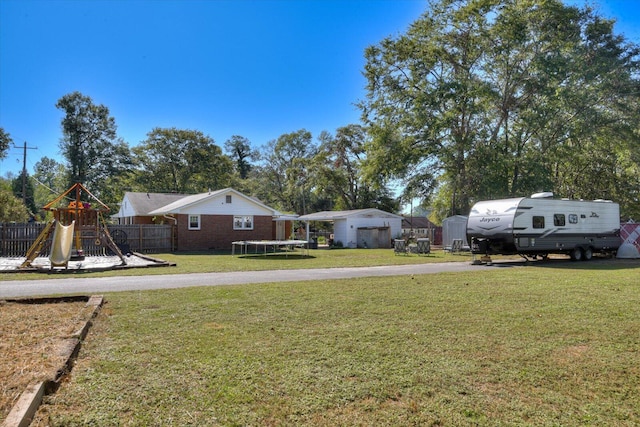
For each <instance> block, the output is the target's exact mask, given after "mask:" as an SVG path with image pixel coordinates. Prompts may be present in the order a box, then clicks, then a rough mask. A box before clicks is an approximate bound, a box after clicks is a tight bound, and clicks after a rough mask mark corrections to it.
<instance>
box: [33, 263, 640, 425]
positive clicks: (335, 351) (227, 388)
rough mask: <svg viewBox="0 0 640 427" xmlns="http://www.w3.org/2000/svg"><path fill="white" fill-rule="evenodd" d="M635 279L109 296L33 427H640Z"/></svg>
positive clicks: (582, 272)
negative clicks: (66, 376)
mask: <svg viewBox="0 0 640 427" xmlns="http://www.w3.org/2000/svg"><path fill="white" fill-rule="evenodd" d="M327 252H330V251H327ZM397 258H400V257H397ZM415 258H417V257H415ZM243 262H244V263H246V264H249V263H251V262H252V260H248V259H245V260H243ZM300 262H303V261H300ZM639 268H640V265H638V263H635V264H633V263H632V264H631V265H629V264H624V265H620V264H618V263H616V262H611V263H606V262H605V263H594V264H591V263H564V264H562V265H560V266H557V265H553V266H544V265H538V264H537V265H535V266H530V267H519V268H496V269H494V270H490V271H475V272H469V273H456V274H449V273H446V274H445V273H442V274H431V275H424V276H404V277H391V278H389V277H386V278H363V279H351V280H339V281H326V282H323V281H318V282H299V283H282V284H264V285H245V286H225V287H202V288H190V289H179V290H163V291H146V292H131V293H114V294H107V295H106V300H107V301H108V302H107V304H106V306H105V307H104V308H103V311H102V313H101V314H100V316H99V317H98V319H97V320H96V322H95V324H94V327H93V329H92V330H91V332H90V333H89V335H88V337H87V340H86V342H85V344H84V346H83V349H82V351H81V353H80V356H79V359H78V362H77V364H76V366H75V368H74V370H73V372H72V374H71V376H70V378H69V380H68V381H67V382H66V383H64V384H63V385H62V387H61V388H60V389H59V390H58V392H57V393H56V394H55V395H53V396H50V397H48V398H47V400H46V403H45V405H44V406H43V407H42V409H41V412H40V415H39V420H38V421H37V422H38V423H39V424H35V425H45V424H47V423H48V424H50V425H54V426H85V425H93V426H114V425H122V426H125V425H135V426H146V425H172V426H185V425H197V426H215V425H223V426H234V425H254V426H281V425H308V426H336V425H348V426H353V425H361V426H373V425H376V426H381V425H389V426H397V425H421V426H451V425H481V426H496V425H505V426H507V425H508V426H513V425H531V426H560V425H562V426H578V425H598V426H603V425H609V426H635V425H639V424H640V399H638V390H639V389H640V364H639V363H638V361H639V360H640V316H639V314H640V308H639V307H640V280H638V277H639V274H638V273H639V272H640V270H639Z"/></svg>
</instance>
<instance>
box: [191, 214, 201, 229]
mask: <svg viewBox="0 0 640 427" xmlns="http://www.w3.org/2000/svg"><path fill="white" fill-rule="evenodd" d="M189 230H200V215H189Z"/></svg>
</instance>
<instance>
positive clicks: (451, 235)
mask: <svg viewBox="0 0 640 427" xmlns="http://www.w3.org/2000/svg"><path fill="white" fill-rule="evenodd" d="M454 239H462V246H463V247H465V248H468V247H469V243H467V217H466V216H464V215H454V216H450V217H448V218H445V219H443V220H442V246H444V247H445V248H446V247H451V246H452V244H453V240H454Z"/></svg>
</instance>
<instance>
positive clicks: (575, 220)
mask: <svg viewBox="0 0 640 427" xmlns="http://www.w3.org/2000/svg"><path fill="white" fill-rule="evenodd" d="M577 223H578V215H576V214H569V224H577Z"/></svg>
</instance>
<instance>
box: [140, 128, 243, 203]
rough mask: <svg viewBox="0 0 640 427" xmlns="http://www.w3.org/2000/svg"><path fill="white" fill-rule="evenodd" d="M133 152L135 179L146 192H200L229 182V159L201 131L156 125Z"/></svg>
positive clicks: (230, 171)
mask: <svg viewBox="0 0 640 427" xmlns="http://www.w3.org/2000/svg"><path fill="white" fill-rule="evenodd" d="M133 152H134V153H135V156H136V159H137V164H138V165H139V166H138V168H139V169H138V171H137V177H136V180H137V181H138V183H139V185H140V186H141V187H143V188H146V190H147V191H156V192H176V193H199V192H204V191H207V190H210V189H220V188H224V187H226V186H228V185H229V183H230V181H231V176H232V172H233V165H232V162H231V160H230V159H229V157H228V156H226V155H224V154H223V153H222V149H221V148H220V147H218V146H217V145H215V141H214V140H213V139H212V138H211V137H209V136H205V135H204V134H203V133H202V132H200V131H196V130H184V129H176V128H170V129H167V128H155V129H153V130H152V131H151V132H149V133H148V134H147V139H146V140H145V141H143V142H142V143H141V144H140V145H138V146H136V147H134V148H133Z"/></svg>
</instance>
